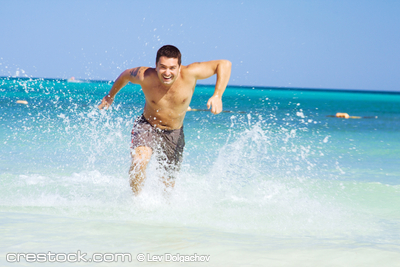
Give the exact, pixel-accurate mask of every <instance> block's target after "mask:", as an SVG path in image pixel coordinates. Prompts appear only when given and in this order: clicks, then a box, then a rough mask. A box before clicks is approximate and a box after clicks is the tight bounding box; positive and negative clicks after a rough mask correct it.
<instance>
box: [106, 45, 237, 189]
mask: <svg viewBox="0 0 400 267" xmlns="http://www.w3.org/2000/svg"><path fill="white" fill-rule="evenodd" d="M231 65H232V64H231V62H230V61H228V60H214V61H208V62H198V63H193V64H190V65H188V66H182V65H181V53H180V51H179V50H178V48H176V47H175V46H172V45H165V46H163V47H161V48H160V49H159V50H158V52H157V57H156V68H150V67H137V68H133V69H127V70H125V71H124V72H122V73H121V75H120V76H119V77H118V78H117V80H116V81H115V82H114V84H113V86H112V88H111V90H110V92H109V93H108V95H106V96H105V97H104V98H103V100H102V102H101V104H100V105H99V109H103V108H104V107H106V108H108V107H109V106H110V105H111V104H112V102H113V101H114V97H115V95H116V94H117V93H118V92H119V90H121V89H122V88H123V87H124V86H125V85H127V84H128V82H131V83H134V84H140V85H141V87H142V90H143V93H144V96H145V99H146V103H145V106H144V110H143V114H142V115H141V116H139V117H138V118H137V119H136V121H135V123H134V126H133V130H132V150H131V156H132V163H131V167H130V170H129V175H130V185H131V187H132V190H133V192H134V194H135V195H138V194H139V193H140V191H141V189H142V186H143V184H144V181H145V171H146V167H147V164H148V162H149V161H150V158H151V156H152V154H153V153H155V152H156V153H155V154H156V155H157V160H158V162H159V164H160V165H163V167H164V169H165V171H166V175H165V176H164V175H163V182H164V184H165V186H166V187H173V186H174V185H175V180H174V177H175V174H176V172H177V171H179V168H180V164H181V162H182V153H183V148H184V146H185V141H184V135H183V119H184V118H185V115H186V111H187V110H188V107H189V104H190V100H191V98H192V96H193V92H194V89H195V86H196V82H197V80H199V79H206V78H209V77H211V76H212V75H214V74H217V81H216V84H215V91H214V95H213V96H212V97H211V98H210V99H209V100H208V102H207V108H208V109H210V108H211V112H212V113H213V114H218V113H220V112H221V111H222V100H221V98H222V94H223V93H224V91H225V88H226V86H227V84H228V81H229V77H230V74H231Z"/></svg>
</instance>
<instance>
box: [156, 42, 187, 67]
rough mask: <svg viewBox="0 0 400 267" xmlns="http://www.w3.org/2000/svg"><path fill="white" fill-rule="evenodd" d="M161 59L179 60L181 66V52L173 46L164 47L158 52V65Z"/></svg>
mask: <svg viewBox="0 0 400 267" xmlns="http://www.w3.org/2000/svg"><path fill="white" fill-rule="evenodd" d="M160 57H167V58H177V59H178V64H179V66H180V65H181V57H182V56H181V51H179V49H178V48H176V47H175V46H173V45H164V46H163V47H161V48H160V49H158V51H157V57H156V64H157V63H158V60H160Z"/></svg>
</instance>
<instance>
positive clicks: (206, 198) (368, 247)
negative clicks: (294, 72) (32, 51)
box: [0, 78, 400, 266]
mask: <svg viewBox="0 0 400 267" xmlns="http://www.w3.org/2000/svg"><path fill="white" fill-rule="evenodd" d="M110 87H111V84H110V83H108V82H82V83H68V82H66V81H65V80H43V79H11V78H2V79H0V92H1V98H0V105H1V106H0V109H1V110H0V148H1V155H0V180H1V185H2V186H1V187H0V194H1V196H2V198H1V200H0V216H1V217H2V220H1V228H0V229H1V232H2V236H3V237H4V238H3V240H2V241H1V243H2V245H3V246H2V249H1V250H2V252H1V256H2V258H3V259H5V255H6V254H7V253H9V252H26V253H27V252H36V253H38V252H43V251H44V252H47V251H53V252H56V253H57V252H58V253H61V252H64V253H67V252H76V251H77V250H81V251H84V252H86V253H88V254H89V253H94V252H100V253H106V252H127V253H131V254H132V256H133V260H132V262H134V263H136V264H139V262H138V261H137V260H136V259H135V257H136V255H137V254H138V253H151V254H154V255H161V254H165V253H171V254H177V253H180V254H181V255H184V254H193V253H197V254H199V255H210V262H209V263H208V265H211V266H220V265H221V264H225V265H231V266H243V265H245V264H248V265H250V266H265V265H266V264H269V265H271V266H310V265H311V264H315V265H320V266H337V265H340V266H357V265H359V266H360V265H362V266H376V265H377V264H380V265H383V266H396V264H398V262H400V261H399V260H400V242H399V240H400V169H399V167H398V166H399V163H400V153H399V152H400V138H399V130H400V105H399V104H400V95H399V94H383V93H382V94H378V93H359V92H358V93H356V92H345V91H343V92H337V91H307V90H278V89H271V88H255V89H251V88H241V87H229V88H228V89H227V90H226V93H225V94H224V98H223V102H224V109H225V110H226V111H230V112H226V113H221V114H219V115H217V116H215V115H212V114H211V113H210V112H206V111H192V112H188V113H187V115H186V119H185V126H184V127H185V136H186V147H185V152H184V161H183V165H182V170H181V172H180V174H179V176H178V177H177V181H176V187H175V189H174V190H173V191H172V192H171V193H170V194H167V195H166V194H165V193H164V191H163V187H162V186H161V184H160V182H159V180H158V177H157V171H156V169H157V168H156V167H157V166H156V163H155V162H151V163H150V165H149V168H148V171H147V176H148V177H147V181H146V184H145V187H144V189H143V194H142V195H141V196H140V197H137V198H135V197H133V195H132V192H131V189H130V187H129V184H128V175H127V172H128V169H129V164H130V158H129V143H130V140H129V139H130V130H131V127H132V124H133V121H134V119H135V118H136V117H137V116H138V115H140V114H141V111H142V106H143V104H144V103H143V94H142V93H141V91H140V88H139V87H137V86H134V85H128V86H127V87H126V88H124V89H123V90H122V91H121V92H120V93H119V94H118V96H117V98H116V100H115V102H114V106H113V108H112V109H110V110H108V111H99V110H98V109H97V108H96V106H97V104H98V103H99V101H100V100H101V98H102V97H103V96H104V95H105V94H106V92H108V90H109V89H110ZM212 92H213V88H212V87H209V86H198V87H197V88H196V91H195V95H194V97H193V99H192V103H191V107H192V108H196V109H204V108H205V105H206V102H207V100H208V98H209V97H210V96H211V95H212ZM17 100H26V101H27V102H28V104H27V105H24V104H17V103H16V101H17ZM336 112H347V113H349V114H350V115H352V116H361V117H363V118H361V119H338V118H332V117H328V116H329V115H334V114H336ZM364 117H365V118H364ZM3 262H4V261H3ZM147 263H148V264H154V262H147ZM162 263H164V264H165V263H166V262H165V261H164V262H162ZM162 263H160V264H162ZM11 264H12V263H10V265H11ZM20 264H27V266H32V264H33V263H26V262H21V263H20ZM49 264H51V263H49ZM76 264H78V263H76ZM80 264H82V265H85V266H88V265H91V264H94V263H88V262H86V263H80ZM98 264H99V263H96V264H94V265H98ZM104 264H105V263H104ZM109 264H110V263H107V264H105V265H109ZM123 264H128V263H127V262H125V263H123V262H118V263H115V265H116V266H119V265H123ZM131 264H132V263H131ZM168 264H170V265H180V264H182V265H183V264H185V263H178V262H168ZM186 264H187V263H186ZM193 264H195V263H193ZM198 264H203V263H200V262H199V263H198ZM385 264H386V265H385Z"/></svg>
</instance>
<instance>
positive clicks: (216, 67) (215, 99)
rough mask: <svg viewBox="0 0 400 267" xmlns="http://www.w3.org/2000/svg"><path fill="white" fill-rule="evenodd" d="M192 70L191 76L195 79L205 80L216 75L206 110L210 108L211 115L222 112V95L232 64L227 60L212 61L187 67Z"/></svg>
mask: <svg viewBox="0 0 400 267" xmlns="http://www.w3.org/2000/svg"><path fill="white" fill-rule="evenodd" d="M188 67H189V68H192V69H193V70H192V71H193V72H192V73H193V74H194V76H195V78H196V80H197V79H200V80H201V79H207V78H209V77H211V76H213V75H214V74H216V75H217V81H216V83H215V90H214V94H213V96H212V97H211V98H210V99H209V100H208V102H207V108H208V109H210V108H211V112H212V113H213V114H218V113H220V112H221V111H222V94H223V93H224V91H225V88H226V86H227V85H228V82H229V78H230V76H231V69H232V63H231V62H230V61H229V60H224V59H221V60H213V61H207V62H200V63H193V64H191V65H189V66H188Z"/></svg>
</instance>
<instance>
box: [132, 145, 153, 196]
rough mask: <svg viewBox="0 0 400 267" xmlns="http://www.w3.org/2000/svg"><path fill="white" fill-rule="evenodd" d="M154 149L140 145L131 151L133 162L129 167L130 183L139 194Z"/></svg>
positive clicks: (136, 193)
mask: <svg viewBox="0 0 400 267" xmlns="http://www.w3.org/2000/svg"><path fill="white" fill-rule="evenodd" d="M152 153H153V150H152V149H151V148H150V147H146V146H138V147H136V148H135V150H134V151H133V152H132V153H131V156H132V163H131V167H130V169H129V176H130V185H131V187H132V191H133V193H134V194H135V195H136V196H137V195H139V193H140V191H142V187H143V184H144V180H145V179H146V167H147V164H148V163H149V161H150V158H151V155H152Z"/></svg>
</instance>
